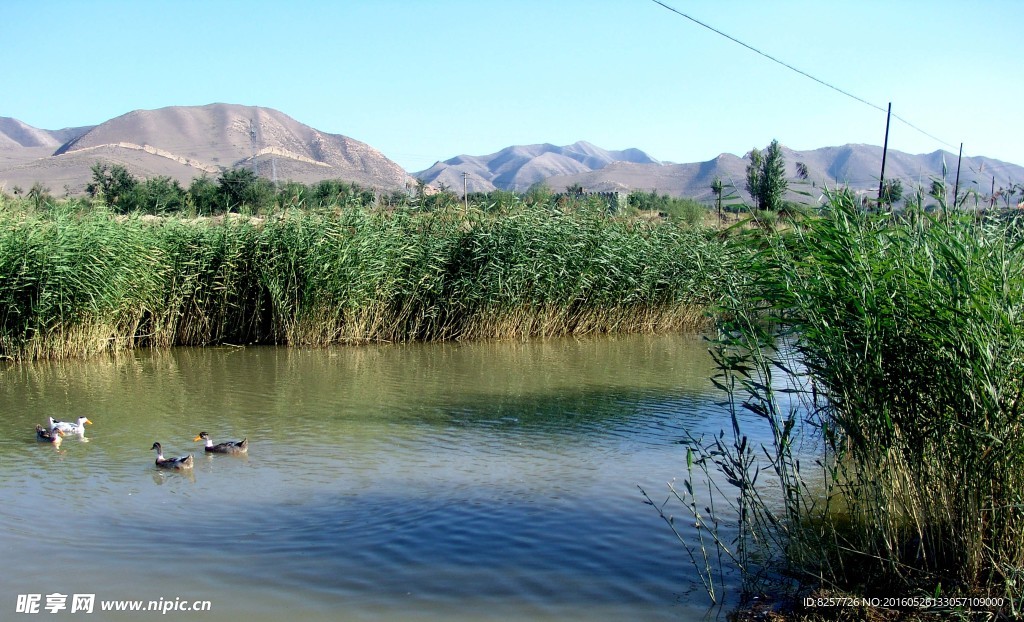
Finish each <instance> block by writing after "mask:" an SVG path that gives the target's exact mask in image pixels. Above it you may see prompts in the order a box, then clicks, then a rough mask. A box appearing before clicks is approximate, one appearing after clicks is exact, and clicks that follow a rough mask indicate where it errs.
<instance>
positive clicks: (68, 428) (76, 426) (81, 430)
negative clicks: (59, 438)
mask: <svg viewBox="0 0 1024 622" xmlns="http://www.w3.org/2000/svg"><path fill="white" fill-rule="evenodd" d="M87 423H88V424H89V425H92V421H89V418H88V417H79V418H78V421H76V422H75V423H71V422H69V421H61V420H60V419H54V418H53V417H50V429H51V430H52V429H53V428H57V429H59V430H60V431H61V432H63V433H65V434H81V435H82V436H84V435H85V424H87Z"/></svg>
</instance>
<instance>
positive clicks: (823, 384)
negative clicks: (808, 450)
mask: <svg viewBox="0 0 1024 622" xmlns="http://www.w3.org/2000/svg"><path fill="white" fill-rule="evenodd" d="M829 199H830V200H829V203H828V205H827V206H826V207H825V208H824V210H823V212H822V213H821V214H820V216H818V217H813V218H809V219H806V220H804V221H803V222H801V223H800V225H799V226H797V227H794V228H792V229H791V230H789V231H788V232H787V233H786V234H772V233H768V234H763V233H762V232H757V231H755V232H751V233H750V235H751V239H750V240H749V245H750V247H751V248H753V249H754V252H753V254H752V258H751V260H750V262H749V267H750V271H749V275H750V277H751V278H750V280H749V281H748V282H746V283H744V284H742V286H741V287H738V288H736V289H734V290H733V291H731V292H729V293H728V294H727V295H726V297H725V301H726V304H725V305H724V306H723V309H722V318H723V319H722V321H721V323H720V325H719V337H718V339H717V341H716V344H715V348H714V353H715V356H716V361H717V363H718V366H719V369H720V376H719V378H718V382H719V384H720V386H721V387H723V388H724V389H726V390H727V394H728V395H729V396H730V399H729V404H730V405H731V407H732V409H733V413H734V415H735V412H736V411H738V410H746V411H748V412H750V413H752V414H754V415H756V416H757V417H759V418H761V419H763V420H764V421H765V422H766V424H767V425H768V426H769V427H770V431H771V435H770V437H769V438H771V439H772V441H771V443H769V444H766V446H765V447H764V448H763V451H758V452H755V453H758V454H761V455H762V457H759V458H757V459H756V460H754V461H753V462H751V461H747V459H746V458H747V456H748V455H749V453H748V451H747V448H746V447H745V441H746V437H745V436H744V435H743V434H742V432H741V431H740V430H739V428H738V426H734V434H733V439H734V441H733V442H721V441H719V442H717V443H712V444H708V443H694V444H693V448H694V449H695V450H696V451H698V453H699V455H700V456H701V459H703V460H705V461H706V463H707V464H710V465H712V467H713V468H717V469H719V470H721V471H724V472H725V473H726V475H728V480H729V481H728V483H729V485H730V487H731V489H732V490H734V491H736V492H735V495H736V496H735V497H731V498H733V499H735V503H736V505H737V506H738V507H739V508H740V515H741V525H740V527H741V530H742V533H743V536H742V539H743V542H746V543H749V544H751V545H752V546H756V547H761V552H760V553H758V559H759V560H764V561H765V562H767V566H769V567H773V568H774V569H775V570H781V571H782V574H783V575H786V576H797V577H800V578H802V579H805V580H811V581H812V582H819V583H821V582H823V583H825V584H827V585H839V586H845V587H851V586H853V587H857V588H861V589H866V590H869V591H870V590H876V591H877V590H881V591H882V593H885V594H888V595H893V593H894V591H902V592H904V593H914V591H915V590H928V591H929V593H931V591H933V590H935V589H938V588H939V586H941V589H942V590H944V591H945V592H947V593H948V592H949V591H951V590H953V591H960V592H963V593H979V592H980V593H987V594H992V595H999V596H1004V597H1007V598H1008V599H1009V600H1008V601H1007V602H1008V603H1010V607H1009V609H1008V610H1009V611H1019V609H1018V607H1019V605H1020V599H1021V596H1022V586H1021V583H1020V580H1021V576H1022V575H1021V573H1022V568H1024V565H1022V564H1024V503H1022V501H1024V499H1022V495H1024V471H1022V470H1021V468H1020V465H1021V464H1022V460H1024V421H1022V417H1021V398H1022V391H1024V253H1022V249H1021V244H1022V242H1021V239H1020V236H1019V234H1018V233H1017V231H1018V230H1017V229H1016V228H1014V227H1012V226H1007V223H1006V222H1004V221H1001V220H998V219H981V220H979V219H976V218H973V217H969V216H967V215H964V214H960V213H957V212H955V211H949V212H946V213H944V214H943V215H942V217H941V218H928V217H917V218H915V219H913V220H904V219H902V218H901V217H900V216H894V215H874V214H866V213H863V212H862V211H861V210H859V209H858V205H857V203H856V201H855V200H854V197H853V196H852V195H850V194H848V193H843V192H839V193H835V194H833V195H831V196H830V197H829ZM734 421H735V419H734ZM805 435H808V436H810V437H813V439H814V440H815V442H817V443H820V447H821V450H820V451H819V452H818V453H817V455H816V457H814V458H812V459H811V460H810V462H811V464H810V465H809V464H807V462H808V456H807V455H803V456H801V454H800V453H799V452H797V451H795V448H796V447H797V443H799V442H800V441H801V439H802V438H804V437H805ZM722 438H724V437H722ZM759 449H760V448H759ZM801 457H802V458H803V460H804V463H803V464H801ZM801 467H803V468H801ZM759 475H761V476H762V477H761V480H760V485H758V480H757V477H758V476H759ZM764 475H768V476H769V480H770V481H771V482H773V484H774V485H775V486H778V490H779V491H781V495H778V496H776V495H774V494H771V495H766V494H765V487H764V484H765V478H764ZM727 497H728V495H727ZM758 567H759V568H764V567H765V565H761V566H758Z"/></svg>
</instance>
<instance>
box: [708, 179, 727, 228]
mask: <svg viewBox="0 0 1024 622" xmlns="http://www.w3.org/2000/svg"><path fill="white" fill-rule="evenodd" d="M724 189H725V186H724V185H723V184H722V180H721V179H719V178H718V177H715V178H714V179H713V180H712V181H711V192H712V193H713V194H714V195H715V206H716V207H717V208H718V220H722V192H723V190H724Z"/></svg>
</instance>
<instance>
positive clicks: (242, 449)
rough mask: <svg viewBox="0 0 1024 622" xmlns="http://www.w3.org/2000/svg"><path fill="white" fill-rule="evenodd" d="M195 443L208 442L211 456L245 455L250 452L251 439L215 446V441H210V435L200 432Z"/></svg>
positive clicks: (207, 445) (207, 448)
mask: <svg viewBox="0 0 1024 622" xmlns="http://www.w3.org/2000/svg"><path fill="white" fill-rule="evenodd" d="M192 440H193V441H197V442H198V441H206V452H207V453H211V454H244V453H247V452H248V451H249V439H247V438H243V439H242V440H240V441H227V442H224V443H217V444H216V445H214V444H213V440H211V439H210V435H209V434H207V433H206V432H200V433H199V435H198V436H196V437H195V438H194V439H192Z"/></svg>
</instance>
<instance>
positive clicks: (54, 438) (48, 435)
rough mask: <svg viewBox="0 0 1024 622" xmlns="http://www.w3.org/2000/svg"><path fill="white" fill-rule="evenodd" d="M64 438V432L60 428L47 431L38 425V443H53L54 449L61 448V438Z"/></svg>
mask: <svg viewBox="0 0 1024 622" xmlns="http://www.w3.org/2000/svg"><path fill="white" fill-rule="evenodd" d="M62 436H64V432H63V431H62V430H61V429H60V428H54V429H52V430H47V429H46V428H44V427H43V426H41V425H39V424H38V423H37V424H36V440H38V441H43V442H45V443H53V445H54V447H60V437H62Z"/></svg>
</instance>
